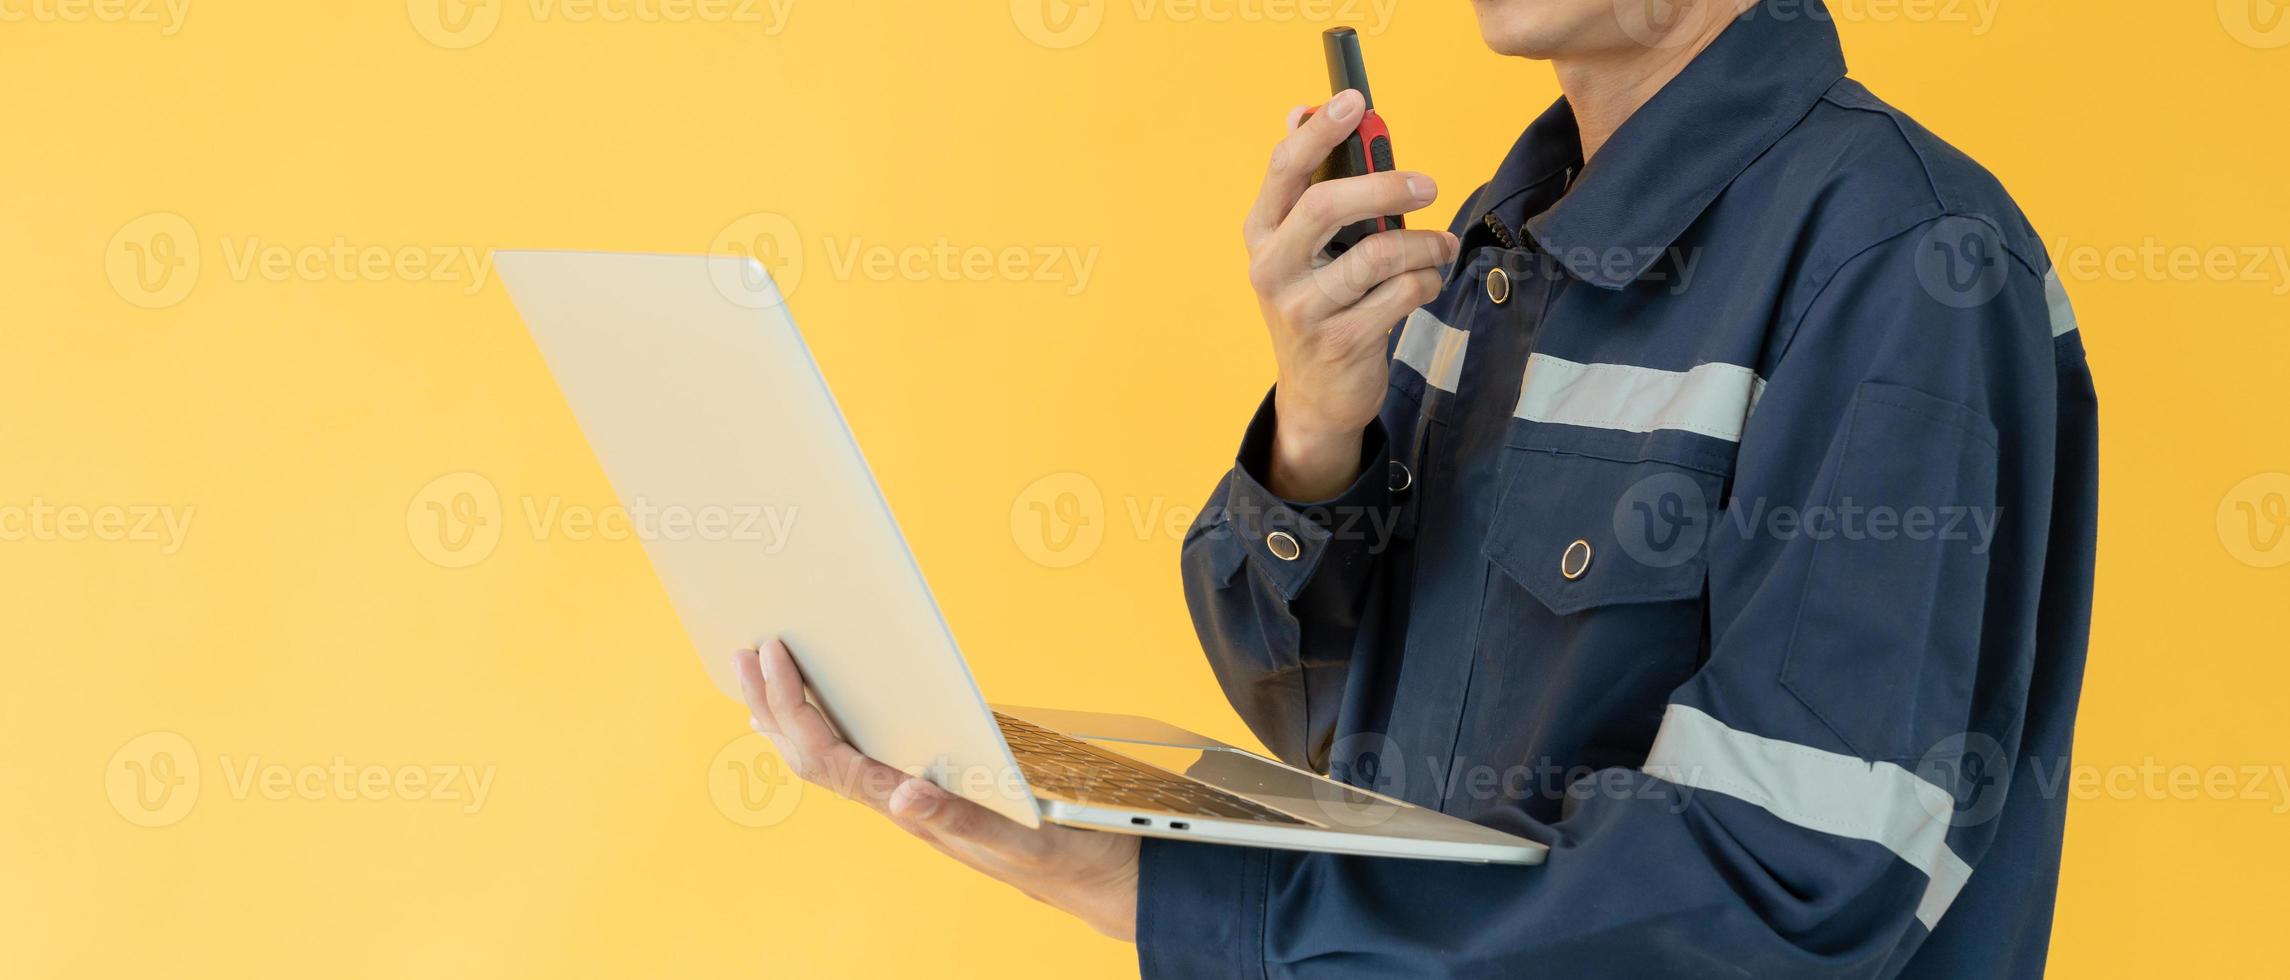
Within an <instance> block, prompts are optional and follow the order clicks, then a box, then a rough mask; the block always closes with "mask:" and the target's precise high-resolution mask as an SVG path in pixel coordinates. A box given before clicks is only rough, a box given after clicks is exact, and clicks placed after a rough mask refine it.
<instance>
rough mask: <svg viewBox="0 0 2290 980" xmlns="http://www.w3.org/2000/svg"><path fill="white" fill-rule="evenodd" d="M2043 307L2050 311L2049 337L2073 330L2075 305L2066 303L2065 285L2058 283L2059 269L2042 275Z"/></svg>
mask: <svg viewBox="0 0 2290 980" xmlns="http://www.w3.org/2000/svg"><path fill="white" fill-rule="evenodd" d="M2044 306H2046V307H2048V308H2049V309H2050V311H2051V335H2052V336H2054V337H2057V336H2060V335H2062V334H2066V333H2068V332H2070V331H2073V330H2074V329H2075V304H2073V303H2070V302H2068V301H2067V284H2065V283H2062V282H2060V281H2059V269H2058V268H2056V267H2054V268H2053V269H2052V270H2051V271H2050V272H2046V273H2044Z"/></svg>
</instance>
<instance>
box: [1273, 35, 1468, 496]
mask: <svg viewBox="0 0 2290 980" xmlns="http://www.w3.org/2000/svg"><path fill="white" fill-rule="evenodd" d="M1323 40H1324V42H1325V45H1326V48H1327V54H1328V75H1329V81H1330V83H1331V87H1332V88H1335V89H1336V90H1337V92H1336V95H1335V97H1333V98H1331V99H1329V100H1328V103H1327V105H1325V106H1322V107H1320V108H1319V109H1317V110H1308V109H1304V108H1297V109H1293V110H1290V112H1289V116H1288V129H1289V132H1288V136H1287V138H1285V139H1283V140H1281V142H1280V145H1279V146H1277V147H1275V148H1274V149H1273V151H1272V166H1271V169H1270V170H1269V171H1268V172H1267V173H1266V174H1265V177H1264V187H1263V189H1262V190H1261V191H1259V192H1258V194H1257V198H1256V205H1255V207H1254V208H1252V209H1251V210H1250V211H1249V214H1248V220H1247V222H1246V223H1245V224H1244V226H1243V229H1242V234H1243V235H1244V237H1245V238H1246V239H1247V242H1248V254H1249V282H1250V284H1251V285H1253V286H1254V287H1255V289H1256V298H1257V305H1258V306H1259V308H1261V309H1262V311H1263V313H1264V323H1265V327H1266V328H1267V329H1268V330H1270V331H1271V334H1272V351H1273V357H1274V360H1275V361H1276V362H1277V363H1278V367H1279V375H1278V384H1277V387H1276V388H1275V389H1274V394H1273V410H1274V412H1275V413H1276V414H1277V415H1278V424H1277V426H1276V428H1275V430H1274V435H1273V447H1272V459H1271V472H1270V473H1269V474H1267V480H1266V485H1267V488H1268V489H1270V490H1271V491H1272V492H1273V493H1275V494H1278V495H1280V496H1282V497H1285V498H1287V499H1289V500H1299V501H1319V500H1326V499H1329V498H1331V497H1334V496H1336V495H1337V494H1339V493H1341V492H1343V490H1344V488H1345V487H1347V486H1350V485H1351V483H1352V481H1353V480H1354V479H1355V478H1357V477H1358V475H1359V471H1360V439H1361V435H1362V433H1363V432H1365V431H1366V429H1367V426H1368V423H1369V422H1370V421H1371V420H1373V419H1374V418H1375V417H1376V412H1377V411H1378V410H1379V409H1380V408H1381V407H1382V405H1383V399H1384V386H1385V382H1386V377H1387V372H1388V371H1389V366H1388V364H1389V362H1388V361H1387V359H1386V344H1387V343H1388V340H1389V336H1390V332H1391V330H1392V328H1393V327H1395V326H1398V325H1399V323H1400V322H1401V321H1402V320H1404V319H1406V317H1407V315H1408V312H1409V311H1411V310H1413V309H1415V308H1416V307H1418V306H1421V305H1423V304H1424V303H1427V302H1430V301H1431V299H1432V298H1433V297H1434V296H1437V295H1438V294H1439V287H1440V285H1441V282H1442V279H1441V276H1440V271H1439V269H1440V266H1442V265H1445V264H1446V263H1448V262H1449V261H1452V260H1453V259H1454V258H1455V255H1456V252H1457V251H1458V250H1459V249H1460V248H1461V244H1462V243H1461V242H1460V241H1459V240H1457V239H1456V237H1455V236H1454V235H1451V234H1448V233H1447V232H1444V231H1411V230H1407V229H1406V228H1404V227H1402V226H1401V222H1400V220H1399V217H1398V216H1399V215H1403V214H1406V213H1408V212H1410V211H1415V210H1418V209H1421V208H1423V207H1425V206H1426V205H1429V204H1430V203H1432V201H1434V200H1436V199H1437V198H1438V196H1439V188H1438V185H1436V184H1434V183H1433V182H1432V179H1431V178H1430V177H1429V176H1428V175H1425V174H1420V173H1413V172H1409V171H1405V170H1393V169H1391V158H1392V155H1391V137H1390V134H1389V132H1387V131H1385V129H1384V126H1383V121H1382V120H1381V119H1380V118H1378V117H1377V116H1376V115H1375V112H1374V105H1373V102H1372V100H1371V96H1369V94H1368V88H1367V79H1366V72H1365V70H1364V69H1363V68H1362V67H1361V62H1360V55H1359V38H1358V35H1356V34H1354V33H1353V32H1352V31H1351V29H1350V28H1336V29H1334V30H1331V31H1329V32H1328V34H1327V35H1326V37H1325V38H1324V39H1323ZM1378 229H1382V230H1378Z"/></svg>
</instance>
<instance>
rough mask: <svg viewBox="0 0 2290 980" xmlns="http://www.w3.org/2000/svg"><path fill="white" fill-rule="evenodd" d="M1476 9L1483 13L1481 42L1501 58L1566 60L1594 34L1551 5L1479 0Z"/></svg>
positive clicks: (1480, 19)
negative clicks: (1566, 18)
mask: <svg viewBox="0 0 2290 980" xmlns="http://www.w3.org/2000/svg"><path fill="white" fill-rule="evenodd" d="M1473 6H1474V7H1476V8H1477V9H1478V12H1479V37H1480V39H1481V40H1484V41H1485V42H1487V47H1488V48H1489V49H1491V50H1493V51H1494V52H1495V53H1496V54H1500V55H1507V56H1509V57H1513V58H1532V59H1534V60H1536V61H1549V60H1551V59H1553V58H1563V57H1566V56H1567V55H1569V54H1571V53H1573V49H1574V48H1576V47H1579V46H1580V45H1581V44H1582V41H1583V39H1584V35H1585V34H1588V33H1590V32H1588V31H1585V30H1583V26H1584V25H1581V24H1577V23H1571V22H1565V21H1563V20H1562V19H1561V18H1560V16H1559V14H1560V11H1556V10H1552V9H1550V7H1549V5H1544V4H1522V3H1519V2H1517V0H1476V2H1475V3H1474V4H1473ZM1522 8H1524V9H1522Z"/></svg>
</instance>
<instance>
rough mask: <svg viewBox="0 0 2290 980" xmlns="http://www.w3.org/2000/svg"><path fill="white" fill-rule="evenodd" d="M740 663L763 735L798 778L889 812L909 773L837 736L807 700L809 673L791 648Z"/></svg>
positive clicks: (752, 654)
mask: <svg viewBox="0 0 2290 980" xmlns="http://www.w3.org/2000/svg"><path fill="white" fill-rule="evenodd" d="M734 663H735V665H736V666H737V667H738V669H739V675H740V692H741V695H742V697H743V698H744V699H745V700H746V701H747V704H748V710H749V712H750V714H752V715H753V716H754V720H755V722H756V727H757V730H758V731H763V732H764V737H766V738H769V739H771V740H772V745H773V747H774V748H777V749H778V750H779V753H780V755H781V756H782V757H784V758H786V760H787V762H788V765H789V766H791V767H793V768H794V769H795V772H796V774H797V775H800V776H802V777H803V779H804V780H805V781H808V782H812V783H817V784H819V785H821V786H825V787H827V788H828V789H830V790H833V791H834V792H835V793H836V794H837V795H840V796H843V797H846V798H849V799H854V800H858V801H859V802H861V803H865V804H866V805H868V806H870V807H872V808H874V809H876V810H878V811H882V812H884V813H888V812H889V806H890V794H891V792H892V791H893V790H894V789H896V788H897V786H898V784H899V783H900V782H901V781H903V780H904V779H905V778H906V774H905V773H902V772H899V771H898V770H896V769H893V768H891V767H889V766H886V765H883V764H882V763H880V762H877V761H875V760H873V759H870V758H867V757H866V756H865V755H863V754H861V753H860V752H859V750H857V749H855V748H852V747H851V745H850V743H848V742H845V741H843V740H842V738H841V737H840V736H837V735H836V734H835V730H834V728H833V727H831V726H829V725H828V724H827V718H826V716H825V715H822V714H820V713H819V709H818V708H816V707H814V706H812V704H811V702H809V701H807V700H804V696H803V674H802V672H801V671H800V670H798V669H797V668H796V666H795V658H794V657H793V656H790V655H789V654H788V652H787V645H786V644H784V643H781V642H780V641H778V640H773V641H771V642H770V643H768V644H766V645H765V646H764V649H763V650H762V651H761V652H760V654H759V653H758V652H756V651H750V650H742V651H740V652H739V653H738V654H737V655H735V657H734ZM759 709H760V710H759ZM767 727H768V728H769V730H768V731H765V729H766V728H767Z"/></svg>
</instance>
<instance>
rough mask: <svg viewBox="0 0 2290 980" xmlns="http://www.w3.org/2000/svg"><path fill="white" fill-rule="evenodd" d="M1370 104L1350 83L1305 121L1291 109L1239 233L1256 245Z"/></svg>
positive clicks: (1286, 213) (1270, 232)
mask: <svg viewBox="0 0 2290 980" xmlns="http://www.w3.org/2000/svg"><path fill="white" fill-rule="evenodd" d="M1366 105H1367V102H1366V100H1365V99H1363V98H1362V97H1361V96H1360V93H1358V92H1356V91H1353V90H1351V89H1346V90H1344V91H1342V92H1339V93H1337V94H1336V97H1335V98H1332V99H1329V100H1328V104H1327V105H1326V106H1324V107H1322V108H1321V110H1320V111H1319V112H1315V113H1313V114H1312V116H1311V117H1310V118H1308V119H1305V120H1304V122H1303V124H1302V125H1296V124H1295V123H1294V120H1295V119H1296V117H1297V116H1298V115H1299V113H1298V112H1296V111H1295V110H1290V111H1289V119H1290V120H1291V122H1290V129H1289V133H1288V135H1287V136H1286V137H1284V138H1282V139H1281V141H1280V145H1278V146H1275V147H1273V149H1272V165H1271V167H1269V168H1268V169H1266V170H1265V173H1264V186H1263V187H1262V188H1261V189H1259V190H1258V191H1257V194H1256V205H1255V206H1254V207H1252V208H1250V209H1249V212H1248V219H1247V220H1246V221H1244V222H1243V223H1242V226H1241V237H1242V238H1243V239H1245V240H1246V241H1247V242H1248V245H1249V248H1250V249H1252V250H1253V249H1254V248H1256V245H1257V243H1258V242H1260V241H1263V240H1264V239H1265V238H1266V237H1267V236H1269V235H1271V234H1272V231H1273V229H1275V228H1278V227H1280V223H1281V221H1282V220H1283V219H1285V218H1287V217H1288V211H1289V209H1290V208H1293V207H1294V206H1295V205H1296V200H1297V198H1299V197H1301V196H1302V195H1303V194H1304V189H1305V188H1307V187H1309V186H1311V184H1312V171H1314V170H1316V169H1318V168H1319V166H1320V161H1322V160H1325V159H1327V157H1328V151H1329V150H1333V149H1335V148H1336V145H1337V144H1339V143H1342V142H1343V141H1344V137H1345V136H1348V135H1350V134H1351V133H1352V131H1353V130H1356V129H1358V128H1359V126H1360V116H1361V115H1362V114H1363V111H1364V109H1365V107H1366Z"/></svg>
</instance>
